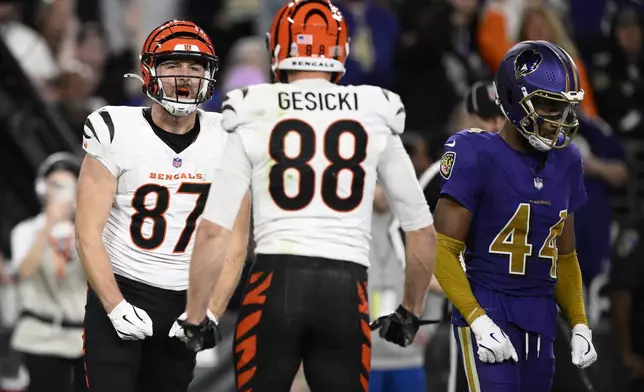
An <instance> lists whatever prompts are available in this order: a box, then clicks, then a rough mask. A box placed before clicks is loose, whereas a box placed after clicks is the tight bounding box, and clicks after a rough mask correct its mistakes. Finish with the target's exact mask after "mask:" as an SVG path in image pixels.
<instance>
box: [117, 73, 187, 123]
mask: <svg viewBox="0 0 644 392" xmlns="http://www.w3.org/2000/svg"><path fill="white" fill-rule="evenodd" d="M123 77H124V78H126V79H138V80H139V81H140V82H141V84H142V85H145V81H144V80H143V78H142V77H141V76H139V75H137V74H133V73H126V74H124V75H123ZM145 94H146V95H147V96H148V98H150V99H151V100H153V101H154V102H156V103H158V104H159V105H161V106H163V108H164V109H165V110H166V111H167V112H168V113H170V114H171V115H173V116H176V117H183V116H187V115H189V114H191V113H193V112H194V111H195V110H197V107H198V106H199V104H195V103H176V104H173V103H170V102H167V101H165V100H163V101H159V100H158V99H156V98H155V97H153V96H151V95H150V94H149V93H148V92H147V91H146V92H145Z"/></svg>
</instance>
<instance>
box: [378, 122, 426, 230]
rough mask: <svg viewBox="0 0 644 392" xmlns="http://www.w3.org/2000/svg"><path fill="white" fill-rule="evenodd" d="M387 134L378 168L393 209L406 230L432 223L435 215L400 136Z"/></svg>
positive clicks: (416, 228)
mask: <svg viewBox="0 0 644 392" xmlns="http://www.w3.org/2000/svg"><path fill="white" fill-rule="evenodd" d="M387 137H388V139H387V147H386V148H385V151H383V153H382V155H381V157H380V162H378V169H377V170H378V177H379V179H380V181H381V183H382V185H383V187H384V188H385V192H386V193H387V197H388V199H389V202H390V203H391V205H392V206H393V210H394V213H395V214H396V217H397V218H398V220H400V225H401V227H402V229H403V230H404V231H405V232H409V231H414V230H419V229H422V228H424V227H427V226H431V225H432V224H433V223H434V219H433V217H432V214H431V213H430V212H429V206H428V205H427V200H425V195H424V194H423V190H422V189H421V188H420V184H419V183H418V180H417V179H416V173H415V171H414V166H413V165H412V163H411V160H410V159H409V155H407V151H405V147H404V146H403V143H402V141H401V140H400V136H398V135H393V134H391V135H389V136H387Z"/></svg>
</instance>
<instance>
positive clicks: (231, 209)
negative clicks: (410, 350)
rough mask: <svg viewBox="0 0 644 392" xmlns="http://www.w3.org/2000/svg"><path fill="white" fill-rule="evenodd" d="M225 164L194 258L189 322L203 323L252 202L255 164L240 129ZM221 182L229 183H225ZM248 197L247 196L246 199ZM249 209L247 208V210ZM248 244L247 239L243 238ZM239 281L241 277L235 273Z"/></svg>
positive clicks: (217, 178)
mask: <svg viewBox="0 0 644 392" xmlns="http://www.w3.org/2000/svg"><path fill="white" fill-rule="evenodd" d="M223 154H224V155H223V159H222V162H225V164H223V165H221V166H220V167H219V168H218V169H217V170H216V172H215V174H214V177H213V180H212V184H213V185H212V186H211V188H210V194H209V196H208V201H207V202H206V207H205V208H204V212H203V214H202V217H203V219H202V221H201V223H199V228H198V229H197V237H196V240H195V247H194V251H193V253H192V258H191V259H190V283H189V285H188V304H187V309H186V313H187V320H186V321H187V322H188V323H190V324H193V325H198V324H199V323H201V322H202V321H203V320H204V319H205V317H206V312H207V308H208V302H209V300H210V298H211V296H212V293H213V290H214V288H215V283H217V281H218V279H219V277H220V275H221V271H222V268H223V265H224V260H225V257H226V248H227V246H228V244H229V241H230V238H231V232H232V230H233V227H234V225H235V222H236V220H237V217H238V215H239V213H240V209H241V207H242V204H243V202H246V203H247V202H248V200H247V199H248V196H247V194H248V189H249V187H250V179H251V172H252V168H251V164H250V162H249V161H248V157H247V156H246V152H245V149H244V145H243V142H242V140H241V137H240V136H239V134H238V133H231V134H230V138H229V140H228V143H227V144H226V148H225V149H224V153H223ZM217 184H226V185H224V186H221V185H217ZM245 199H246V200H245ZM246 213H247V212H246ZM239 242H240V245H241V244H242V243H243V244H244V246H246V244H247V242H246V241H239ZM233 278H234V282H229V284H231V285H232V284H235V285H236V284H237V280H238V277H233Z"/></svg>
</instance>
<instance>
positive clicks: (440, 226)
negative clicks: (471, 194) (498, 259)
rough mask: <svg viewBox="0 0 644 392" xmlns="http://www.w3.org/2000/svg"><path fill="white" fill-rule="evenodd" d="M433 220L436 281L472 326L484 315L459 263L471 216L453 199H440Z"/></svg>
mask: <svg viewBox="0 0 644 392" xmlns="http://www.w3.org/2000/svg"><path fill="white" fill-rule="evenodd" d="M434 219H435V226H436V231H437V232H438V250H437V260H436V272H435V273H436V279H437V280H438V283H439V284H440V285H441V287H442V288H443V291H444V292H445V295H446V296H447V298H449V300H450V301H451V302H452V303H453V304H454V306H456V308H457V309H458V310H459V312H461V314H462V315H463V317H465V318H466V320H467V322H468V323H471V322H472V321H474V320H475V319H476V318H477V317H479V316H482V315H484V314H485V310H483V308H482V307H481V306H480V305H479V303H478V301H477V300H476V298H474V294H473V293H472V289H471V287H470V283H469V282H468V281H467V277H466V276H465V271H463V268H462V267H461V261H460V259H459V257H460V255H461V253H462V252H463V250H465V239H466V238H467V234H468V233H469V231H470V223H471V221H472V213H471V212H470V211H469V210H467V209H466V208H465V207H463V206H462V205H460V204H459V203H458V202H456V201H455V200H453V199H452V198H449V197H442V198H441V199H440V200H438V203H437V204H436V210H435V211H434Z"/></svg>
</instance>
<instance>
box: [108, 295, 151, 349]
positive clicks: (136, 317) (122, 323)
mask: <svg viewBox="0 0 644 392" xmlns="http://www.w3.org/2000/svg"><path fill="white" fill-rule="evenodd" d="M107 316H108V317H109V318H110V321H112V325H113V326H114V329H115V330H116V334H117V335H119V338H121V339H123V340H141V339H145V338H146V337H148V336H152V320H150V316H148V314H147V313H145V310H143V309H139V308H137V307H136V306H133V305H131V304H130V303H129V302H127V301H126V300H123V301H121V302H119V304H118V305H116V307H115V308H114V309H113V310H112V311H111V312H110V314H108V315H107Z"/></svg>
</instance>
